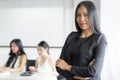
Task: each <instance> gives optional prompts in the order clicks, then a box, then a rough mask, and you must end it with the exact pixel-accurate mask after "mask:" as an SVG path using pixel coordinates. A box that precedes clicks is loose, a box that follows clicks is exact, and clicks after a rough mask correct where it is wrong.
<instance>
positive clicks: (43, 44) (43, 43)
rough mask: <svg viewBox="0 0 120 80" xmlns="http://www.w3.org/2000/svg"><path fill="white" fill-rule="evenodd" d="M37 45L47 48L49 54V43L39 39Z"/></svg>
mask: <svg viewBox="0 0 120 80" xmlns="http://www.w3.org/2000/svg"><path fill="white" fill-rule="evenodd" d="M38 46H41V47H43V48H44V49H46V48H48V51H47V52H48V54H49V45H48V43H47V42H45V41H41V42H40V43H39V44H38Z"/></svg>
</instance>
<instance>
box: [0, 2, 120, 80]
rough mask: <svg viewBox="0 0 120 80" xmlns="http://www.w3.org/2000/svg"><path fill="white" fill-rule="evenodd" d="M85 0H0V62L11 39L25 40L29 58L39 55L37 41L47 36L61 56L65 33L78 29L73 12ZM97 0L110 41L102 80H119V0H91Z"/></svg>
mask: <svg viewBox="0 0 120 80" xmlns="http://www.w3.org/2000/svg"><path fill="white" fill-rule="evenodd" d="M80 1H82V0H0V66H2V65H3V64H4V63H5V62H6V60H7V58H8V54H9V50H10V49H9V43H10V41H11V40H12V39H14V38H19V39H21V40H22V42H23V45H24V46H25V47H24V49H25V52H26V53H27V56H28V59H36V58H37V57H38V53H37V48H36V47H37V44H38V43H39V42H40V41H42V40H45V41H46V42H48V44H49V45H50V53H51V55H52V56H53V57H54V58H55V59H58V58H59V55H60V53H61V49H62V46H63V44H64V42H65V39H66V37H67V36H68V34H69V33H70V32H71V31H76V29H75V25H74V12H75V8H76V6H77V4H78V3H79V2H80ZM91 1H93V2H94V3H95V5H96V7H97V11H98V16H99V20H100V26H101V29H102V32H103V33H104V34H105V35H106V38H107V41H108V45H107V50H106V56H105V61H104V66H103V71H102V80H120V77H119V74H120V63H119V60H120V58H119V57H120V50H119V45H120V38H119V34H120V31H119V30H120V29H119V18H120V15H119V14H120V11H119V7H120V2H119V0H114V1H113V0H91Z"/></svg>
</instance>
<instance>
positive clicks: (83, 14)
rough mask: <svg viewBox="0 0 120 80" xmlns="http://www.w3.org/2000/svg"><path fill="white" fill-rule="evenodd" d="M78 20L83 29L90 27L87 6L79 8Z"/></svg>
mask: <svg viewBox="0 0 120 80" xmlns="http://www.w3.org/2000/svg"><path fill="white" fill-rule="evenodd" d="M76 21H77V23H78V25H79V27H80V28H81V29H82V30H89V29H90V27H89V20H88V12H87V8H86V7H85V6H81V7H80V8H79V9H78V10H77V14H76Z"/></svg>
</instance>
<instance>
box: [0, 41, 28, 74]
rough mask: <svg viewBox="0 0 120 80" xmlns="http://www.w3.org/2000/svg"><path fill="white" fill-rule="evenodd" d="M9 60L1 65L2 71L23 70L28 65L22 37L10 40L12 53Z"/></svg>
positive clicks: (0, 70)
mask: <svg viewBox="0 0 120 80" xmlns="http://www.w3.org/2000/svg"><path fill="white" fill-rule="evenodd" d="M9 55H10V56H9V58H8V60H7V62H6V63H5V64H4V65H3V66H1V67H0V73H3V72H6V71H8V72H22V71H23V70H24V68H25V65H26V60H27V57H26V54H25V52H24V50H23V46H22V42H21V40H20V39H14V40H12V41H11V42H10V53H9Z"/></svg>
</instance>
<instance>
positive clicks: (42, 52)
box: [38, 46, 48, 56]
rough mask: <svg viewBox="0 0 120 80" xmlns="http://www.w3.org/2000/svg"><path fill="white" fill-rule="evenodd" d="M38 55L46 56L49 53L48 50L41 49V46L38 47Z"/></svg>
mask: <svg viewBox="0 0 120 80" xmlns="http://www.w3.org/2000/svg"><path fill="white" fill-rule="evenodd" d="M38 54H39V55H40V56H44V55H46V54H48V53H47V49H45V48H43V47H41V46H38Z"/></svg>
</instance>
